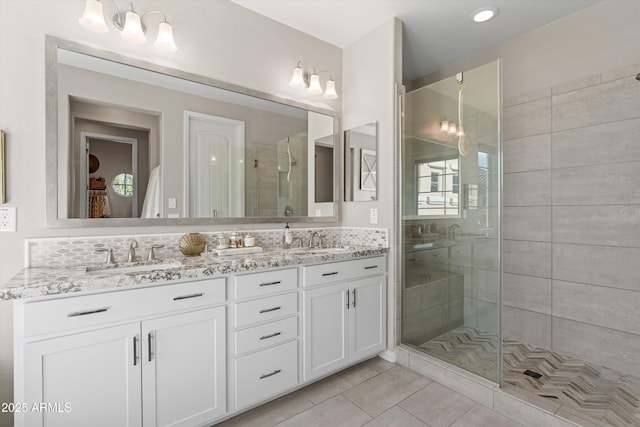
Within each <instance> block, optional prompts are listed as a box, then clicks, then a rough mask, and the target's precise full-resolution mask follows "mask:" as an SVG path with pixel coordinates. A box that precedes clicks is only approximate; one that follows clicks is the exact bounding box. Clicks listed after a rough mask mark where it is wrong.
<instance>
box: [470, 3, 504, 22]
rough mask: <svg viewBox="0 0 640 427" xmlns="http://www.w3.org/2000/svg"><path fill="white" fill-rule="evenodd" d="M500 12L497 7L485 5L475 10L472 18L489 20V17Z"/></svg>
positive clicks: (482, 20)
mask: <svg viewBox="0 0 640 427" xmlns="http://www.w3.org/2000/svg"><path fill="white" fill-rule="evenodd" d="M498 12H499V10H498V8H497V7H483V8H481V9H478V10H476V11H475V12H473V13H472V14H471V19H473V22H487V21H488V20H489V19H491V18H493V17H495V16H496V15H497V14H498Z"/></svg>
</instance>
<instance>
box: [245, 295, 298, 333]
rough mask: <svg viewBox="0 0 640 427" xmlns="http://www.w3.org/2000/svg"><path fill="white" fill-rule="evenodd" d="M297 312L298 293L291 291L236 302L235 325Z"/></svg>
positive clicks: (263, 320)
mask: <svg viewBox="0 0 640 427" xmlns="http://www.w3.org/2000/svg"><path fill="white" fill-rule="evenodd" d="M297 312H298V293H297V292H291V293H288V294H284V295H277V296H274V297H266V298H261V299H259V300H255V301H248V302H242V303H239V304H236V307H235V327H236V328H241V327H243V326H249V325H251V324H253V323H259V322H265V321H268V320H272V319H276V318H278V317H283V316H289V315H292V314H296V313H297Z"/></svg>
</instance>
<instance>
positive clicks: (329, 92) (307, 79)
mask: <svg viewBox="0 0 640 427" xmlns="http://www.w3.org/2000/svg"><path fill="white" fill-rule="evenodd" d="M312 68H313V73H312V74H309V73H305V71H304V70H303V69H302V61H298V65H296V66H295V67H294V68H293V73H292V74H291V80H289V86H291V87H292V88H294V89H305V88H307V92H308V93H309V94H311V95H319V94H321V93H322V92H323V91H322V86H321V85H320V73H329V72H328V71H316V69H315V67H312ZM322 97H323V98H325V99H336V98H337V97H338V93H337V92H336V82H335V81H334V80H333V78H332V76H331V73H329V80H327V84H326V87H325V90H324V94H323V95H322Z"/></svg>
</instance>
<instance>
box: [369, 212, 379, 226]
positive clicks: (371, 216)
mask: <svg viewBox="0 0 640 427" xmlns="http://www.w3.org/2000/svg"><path fill="white" fill-rule="evenodd" d="M369 223H371V224H377V223H378V209H376V208H371V209H369Z"/></svg>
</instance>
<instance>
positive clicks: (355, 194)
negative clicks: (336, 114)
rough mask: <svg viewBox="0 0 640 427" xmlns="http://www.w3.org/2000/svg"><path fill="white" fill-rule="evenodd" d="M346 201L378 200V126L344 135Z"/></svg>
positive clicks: (371, 125) (369, 125) (371, 124)
mask: <svg viewBox="0 0 640 427" xmlns="http://www.w3.org/2000/svg"><path fill="white" fill-rule="evenodd" d="M344 153H345V155H344V200H345V201H346V202H365V201H371V200H377V198H378V157H377V153H378V132H377V124H376V122H371V123H366V124H364V125H362V126H357V127H354V128H351V129H347V130H345V131H344Z"/></svg>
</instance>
